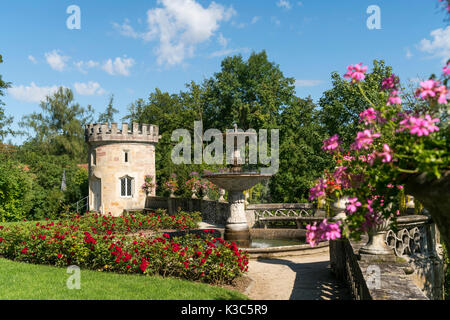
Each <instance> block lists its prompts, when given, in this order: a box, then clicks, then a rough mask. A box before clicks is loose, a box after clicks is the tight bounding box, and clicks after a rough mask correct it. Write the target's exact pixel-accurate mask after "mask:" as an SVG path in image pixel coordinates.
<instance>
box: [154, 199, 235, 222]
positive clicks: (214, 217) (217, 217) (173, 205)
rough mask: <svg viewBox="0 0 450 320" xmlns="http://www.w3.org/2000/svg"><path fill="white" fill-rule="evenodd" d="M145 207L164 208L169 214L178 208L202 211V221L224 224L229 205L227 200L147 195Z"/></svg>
mask: <svg viewBox="0 0 450 320" xmlns="http://www.w3.org/2000/svg"><path fill="white" fill-rule="evenodd" d="M145 208H146V209H165V210H167V212H168V213H169V214H173V213H175V212H177V211H178V210H183V211H189V212H193V211H199V212H201V213H202V220H203V221H204V222H207V223H211V224H216V225H225V222H226V220H227V218H228V214H229V208H230V205H229V204H228V202H221V201H213V200H203V199H188V198H170V197H147V200H146V202H145Z"/></svg>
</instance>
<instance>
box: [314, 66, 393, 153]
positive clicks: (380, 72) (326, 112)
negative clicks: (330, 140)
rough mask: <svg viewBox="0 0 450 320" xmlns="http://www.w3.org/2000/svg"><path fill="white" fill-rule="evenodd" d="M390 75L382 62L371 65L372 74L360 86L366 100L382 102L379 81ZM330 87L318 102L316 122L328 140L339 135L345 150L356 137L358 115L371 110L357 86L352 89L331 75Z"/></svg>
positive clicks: (338, 77)
mask: <svg viewBox="0 0 450 320" xmlns="http://www.w3.org/2000/svg"><path fill="white" fill-rule="evenodd" d="M391 74H392V68H391V67H389V66H386V65H385V62H384V61H382V60H381V61H377V60H374V61H373V70H372V72H370V73H367V74H366V79H365V82H364V83H362V84H361V86H362V88H363V89H364V92H365V94H366V96H367V98H368V99H370V100H371V101H373V102H374V103H375V104H379V103H381V102H383V101H384V100H383V99H385V98H384V96H383V95H382V94H381V93H380V91H381V83H382V81H383V80H384V79H385V78H387V77H389V76H390V75H391ZM331 78H332V83H333V87H332V88H331V89H330V90H327V91H325V92H324V93H323V96H322V98H320V100H319V103H318V104H319V107H320V113H319V120H320V122H321V124H322V127H323V128H324V130H325V133H326V134H327V135H328V136H331V135H333V134H338V135H339V137H341V139H342V141H343V142H344V145H345V146H348V145H349V144H350V143H351V142H352V141H353V137H354V136H355V135H356V132H357V130H358V126H359V114H360V113H361V112H363V111H364V110H366V109H367V108H369V107H370V105H369V104H368V102H367V99H366V98H364V96H363V94H362V93H361V91H360V90H359V88H358V87H356V86H351V85H350V84H349V83H348V81H347V80H345V79H344V78H343V77H341V75H340V74H338V73H337V72H333V73H332V75H331Z"/></svg>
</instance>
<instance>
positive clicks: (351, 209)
mask: <svg viewBox="0 0 450 320" xmlns="http://www.w3.org/2000/svg"><path fill="white" fill-rule="evenodd" d="M358 207H361V202H359V201H358V198H356V197H354V198H349V199H348V202H347V203H346V207H345V210H347V212H348V213H349V214H352V213H355V212H356V210H358Z"/></svg>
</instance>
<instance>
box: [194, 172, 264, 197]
mask: <svg viewBox="0 0 450 320" xmlns="http://www.w3.org/2000/svg"><path fill="white" fill-rule="evenodd" d="M271 176H272V175H271V174H261V173H256V172H227V173H213V174H208V175H203V176H202V178H205V179H208V180H209V181H211V182H212V183H214V184H215V185H217V186H218V187H219V188H222V189H225V190H228V191H241V192H242V191H244V190H247V189H250V188H251V187H253V186H254V185H255V184H258V183H260V182H262V181H264V180H267V179H269V178H270V177H271Z"/></svg>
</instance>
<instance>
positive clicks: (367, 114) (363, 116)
mask: <svg viewBox="0 0 450 320" xmlns="http://www.w3.org/2000/svg"><path fill="white" fill-rule="evenodd" d="M376 119H377V112H376V111H375V109H374V108H372V107H370V108H369V109H367V110H365V111H363V112H361V113H360V114H359V121H360V122H363V121H364V124H365V125H368V124H369V123H374V122H375V121H374V120H376Z"/></svg>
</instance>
